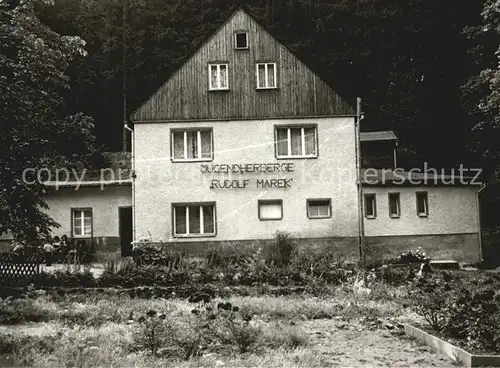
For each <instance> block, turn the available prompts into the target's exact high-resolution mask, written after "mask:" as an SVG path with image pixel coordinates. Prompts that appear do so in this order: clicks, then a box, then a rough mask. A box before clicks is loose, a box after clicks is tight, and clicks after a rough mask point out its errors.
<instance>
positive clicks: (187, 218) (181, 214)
mask: <svg viewBox="0 0 500 368" xmlns="http://www.w3.org/2000/svg"><path fill="white" fill-rule="evenodd" d="M172 217H173V228H174V236H176V237H182V236H215V203H179V204H173V216H172Z"/></svg>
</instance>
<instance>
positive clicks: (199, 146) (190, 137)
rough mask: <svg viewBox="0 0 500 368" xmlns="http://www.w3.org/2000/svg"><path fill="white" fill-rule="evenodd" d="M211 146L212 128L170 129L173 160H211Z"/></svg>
mask: <svg viewBox="0 0 500 368" xmlns="http://www.w3.org/2000/svg"><path fill="white" fill-rule="evenodd" d="M212 146H213V144H212V129H186V130H172V147H173V149H172V159H173V160H174V161H204V160H211V159H212V157H213V156H212V153H213V149H212Z"/></svg>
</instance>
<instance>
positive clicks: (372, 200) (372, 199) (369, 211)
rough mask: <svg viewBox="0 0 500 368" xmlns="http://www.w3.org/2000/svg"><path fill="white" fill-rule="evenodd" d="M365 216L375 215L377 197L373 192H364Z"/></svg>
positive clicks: (371, 216) (372, 217)
mask: <svg viewBox="0 0 500 368" xmlns="http://www.w3.org/2000/svg"><path fill="white" fill-rule="evenodd" d="M365 217H366V218H369V219H374V218H376V217H377V199H376V196H375V194H365Z"/></svg>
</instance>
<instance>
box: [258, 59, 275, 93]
mask: <svg viewBox="0 0 500 368" xmlns="http://www.w3.org/2000/svg"><path fill="white" fill-rule="evenodd" d="M256 68H257V88H258V89H269V88H276V87H278V81H277V71H276V63H257V66H256Z"/></svg>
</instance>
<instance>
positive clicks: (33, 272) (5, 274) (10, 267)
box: [0, 253, 40, 281]
mask: <svg viewBox="0 0 500 368" xmlns="http://www.w3.org/2000/svg"><path fill="white" fill-rule="evenodd" d="M39 275H40V257H39V256H38V255H37V254H33V255H30V256H15V255H12V254H10V253H0V278H1V279H2V280H10V281H14V280H22V279H35V278H36V277H38V276H39Z"/></svg>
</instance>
